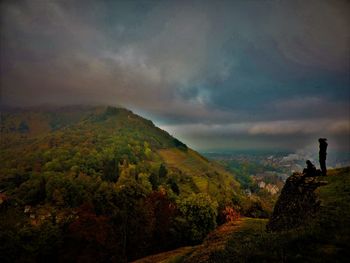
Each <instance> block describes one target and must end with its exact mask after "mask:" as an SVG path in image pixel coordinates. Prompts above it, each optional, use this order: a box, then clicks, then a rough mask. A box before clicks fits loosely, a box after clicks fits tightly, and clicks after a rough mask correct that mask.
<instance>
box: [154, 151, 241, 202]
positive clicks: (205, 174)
mask: <svg viewBox="0 0 350 263" xmlns="http://www.w3.org/2000/svg"><path fill="white" fill-rule="evenodd" d="M158 153H159V155H160V156H161V157H162V159H163V160H164V162H165V163H166V165H167V166H168V168H169V169H170V170H179V171H180V174H181V177H182V178H178V181H179V182H180V188H181V189H183V192H184V193H185V194H188V193H191V192H202V193H207V194H209V195H210V196H215V197H216V198H219V199H221V198H224V196H223V193H226V192H227V193H229V192H231V191H234V192H235V193H236V195H239V192H240V189H239V184H238V183H237V181H235V180H234V179H233V177H232V175H231V174H230V173H229V172H227V171H226V170H224V169H223V168H222V167H221V166H219V165H217V164H216V163H213V162H209V161H208V160H207V159H205V158H204V157H202V156H201V155H199V154H198V153H197V152H195V151H193V150H191V149H188V151H187V152H184V151H181V150H179V149H176V148H169V149H161V150H159V151H158Z"/></svg>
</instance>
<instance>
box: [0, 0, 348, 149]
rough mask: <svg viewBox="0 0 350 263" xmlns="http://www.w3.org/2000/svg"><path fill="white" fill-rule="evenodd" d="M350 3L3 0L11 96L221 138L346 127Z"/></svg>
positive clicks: (200, 142) (186, 135)
mask: <svg viewBox="0 0 350 263" xmlns="http://www.w3.org/2000/svg"><path fill="white" fill-rule="evenodd" d="M348 9H349V3H348V2H347V1H319V0H317V1H14V2H13V1H4V2H2V6H1V15H2V21H1V89H2V92H1V96H2V98H1V99H2V103H5V104H15V105H18V104H20V105H33V104H42V103H55V104H75V103H88V104H112V105H124V106H126V107H129V108H132V109H134V110H136V112H139V113H142V114H143V115H145V116H148V117H150V118H152V119H154V120H156V123H158V124H161V125H162V127H165V128H166V129H167V130H169V131H172V132H173V133H174V134H175V135H176V136H179V137H180V138H182V139H184V140H185V141H186V142H188V143H189V144H192V143H193V144H194V145H195V146H196V147H197V148H201V147H203V146H204V145H205V144H206V142H207V141H208V140H207V139H206V138H209V137H210V138H212V139H213V138H214V137H215V136H216V137H215V140H212V141H213V142H214V141H215V142H216V143H215V145H217V146H218V147H219V145H225V142H227V138H230V140H234V139H235V138H236V139H237V138H238V136H239V138H240V141H241V142H244V143H243V144H244V145H246V147H253V146H254V145H257V144H256V141H260V143H261V144H262V145H264V143H265V144H266V145H269V144H270V143H272V140H273V136H274V138H277V136H278V135H282V136H283V138H284V137H286V138H291V137H293V136H296V137H297V138H300V139H299V142H301V141H303V140H302V138H304V139H305V138H306V137H309V136H310V137H312V136H318V135H324V136H326V135H327V136H328V135H329V136H338V137H337V138H340V137H341V138H343V137H344V135H347V134H348V133H349V122H348V121H347V120H348V118H349V114H350V113H349V100H350V99H349V89H348V87H349V84H350V83H349V73H348V72H349V66H348V60H349V33H348V32H349V31H350V30H349V28H348V27H349V26H348V25H349V16H348V14H347V10H348ZM213 127H214V128H213ZM180 130H181V132H180ZM203 133H204V134H203ZM218 134H221V135H222V136H223V135H224V134H226V135H225V136H226V137H225V138H226V139H224V138H223V139H221V141H220V138H219V137H217V136H218ZM227 134H229V135H231V137H230V136H228V135H227ZM204 135H205V136H204ZM203 136H204V137H203ZM235 136H236V137H235ZM266 136H267V137H266ZM200 138H202V139H200ZM242 138H245V139H242ZM267 138H270V139H267ZM219 141H220V142H219ZM249 142H250V143H249ZM250 144H251V145H250ZM346 144H347V145H348V144H349V141H348V140H347V141H346V142H345V145H346ZM215 145H213V147H214V146H215ZM226 146H227V144H226ZM232 147H234V145H232ZM288 147H289V146H288ZM347 147H348V148H349V146H347Z"/></svg>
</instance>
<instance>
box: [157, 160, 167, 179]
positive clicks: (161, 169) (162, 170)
mask: <svg viewBox="0 0 350 263" xmlns="http://www.w3.org/2000/svg"><path fill="white" fill-rule="evenodd" d="M158 174H159V178H165V177H166V176H167V174H168V170H167V168H166V167H165V165H164V164H163V163H162V164H161V165H160V167H159V172H158Z"/></svg>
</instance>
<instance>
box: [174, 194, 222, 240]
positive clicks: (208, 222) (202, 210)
mask: <svg viewBox="0 0 350 263" xmlns="http://www.w3.org/2000/svg"><path fill="white" fill-rule="evenodd" d="M178 208H179V211H180V213H181V216H180V217H178V218H177V222H178V226H179V227H180V228H181V230H180V233H182V234H183V237H182V238H183V239H184V241H185V242H186V243H188V242H189V243H199V242H201V241H202V240H203V239H204V237H205V236H206V235H207V234H208V233H209V232H210V231H211V230H213V229H214V228H215V227H216V217H217V214H218V211H217V208H218V204H217V202H216V201H212V200H211V198H210V197H209V196H208V195H206V194H192V195H190V196H189V197H187V198H185V199H183V200H180V201H179V202H178Z"/></svg>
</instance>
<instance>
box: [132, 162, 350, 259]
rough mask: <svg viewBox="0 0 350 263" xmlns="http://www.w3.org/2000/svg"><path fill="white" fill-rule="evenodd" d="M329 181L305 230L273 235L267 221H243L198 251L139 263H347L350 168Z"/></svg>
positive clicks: (219, 232) (214, 235)
mask: <svg viewBox="0 0 350 263" xmlns="http://www.w3.org/2000/svg"><path fill="white" fill-rule="evenodd" d="M326 180H327V181H328V183H329V184H328V185H326V186H323V187H320V188H319V189H318V190H317V194H318V196H319V198H320V200H321V209H320V211H319V213H318V214H317V216H316V217H315V218H314V219H312V220H310V221H309V222H305V225H304V226H303V227H300V228H298V229H293V230H290V231H286V232H279V233H267V232H266V231H265V226H266V223H267V220H265V219H253V218H242V219H241V220H240V221H238V222H236V224H232V223H230V224H226V225H224V226H221V227H219V228H218V229H216V230H215V231H213V232H212V233H210V234H209V235H208V237H207V238H206V239H205V241H204V242H203V244H202V245H199V246H196V247H192V250H191V248H190V247H186V248H183V249H178V250H176V251H173V253H172V252H171V251H169V252H167V253H166V254H165V253H163V254H159V255H156V256H152V257H148V258H145V259H142V260H139V261H138V262H139V263H142V262H144V263H147V262H150V261H147V260H153V261H152V262H168V263H172V262H220V263H224V262H347V260H348V256H349V253H350V168H342V169H336V170H331V171H329V175H328V176H327V178H326ZM227 240H228V242H226V241H227ZM223 242H225V243H226V244H225V245H223Z"/></svg>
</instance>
